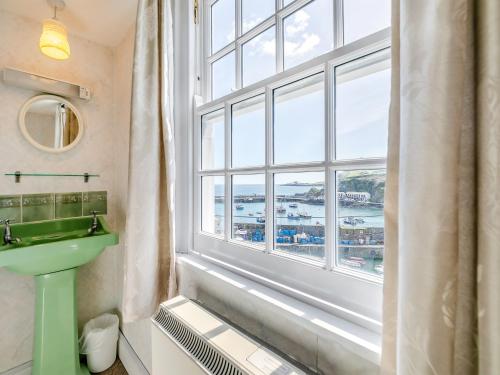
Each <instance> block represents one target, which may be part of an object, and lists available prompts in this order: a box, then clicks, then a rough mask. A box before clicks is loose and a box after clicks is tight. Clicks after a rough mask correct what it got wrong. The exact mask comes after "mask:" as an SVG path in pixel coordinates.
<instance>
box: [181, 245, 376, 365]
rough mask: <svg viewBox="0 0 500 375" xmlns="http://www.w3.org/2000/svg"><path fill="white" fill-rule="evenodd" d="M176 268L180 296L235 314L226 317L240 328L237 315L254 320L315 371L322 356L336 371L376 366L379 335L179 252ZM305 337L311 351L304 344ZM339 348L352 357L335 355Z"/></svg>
mask: <svg viewBox="0 0 500 375" xmlns="http://www.w3.org/2000/svg"><path fill="white" fill-rule="evenodd" d="M177 264H178V266H179V267H178V268H179V275H180V277H179V278H180V288H181V293H182V294H184V295H186V296H187V297H189V298H197V299H200V300H201V302H203V303H206V304H207V306H209V305H210V304H212V305H213V304H215V305H217V306H216V307H215V308H214V306H209V307H210V308H212V309H214V310H216V311H217V312H219V313H221V315H225V313H227V314H228V315H231V313H229V311H230V310H234V311H235V313H233V316H226V317H227V318H228V319H229V320H231V321H233V322H234V323H236V324H240V322H239V321H238V320H242V321H243V322H244V323H248V319H246V318H245V317H244V316H240V315H238V314H242V315H246V316H249V317H250V319H254V320H257V321H258V324H259V325H260V326H259V327H255V329H257V330H260V331H262V332H267V333H270V332H273V334H276V335H275V336H283V337H285V340H282V339H278V338H277V337H274V336H268V337H267V338H266V340H265V341H268V342H269V341H273V340H276V341H275V342H269V343H270V344H271V345H273V346H275V347H277V349H279V350H281V351H283V352H285V353H287V354H289V355H291V356H292V357H296V358H297V360H299V361H300V362H302V363H304V364H306V365H309V366H310V367H311V366H312V367H315V368H319V367H321V366H320V365H319V363H320V362H321V361H322V360H321V358H322V356H323V357H329V358H323V362H324V363H325V362H331V363H334V365H332V366H334V367H335V369H339V368H340V367H339V366H341V368H345V369H348V368H349V366H360V362H365V363H366V366H368V367H367V368H375V367H378V365H379V362H380V352H381V348H380V342H381V337H380V334H379V333H375V332H373V331H371V330H369V329H367V328H365V327H362V326H359V325H357V324H354V323H352V322H349V321H347V320H345V319H342V318H339V317H337V316H335V315H332V314H329V313H327V312H325V311H323V310H321V309H319V308H317V307H315V306H312V305H308V304H306V303H304V302H301V301H299V300H297V299H294V298H292V297H290V296H287V295H285V294H283V293H280V292H278V291H276V290H273V289H271V288H269V287H267V286H265V285H262V284H260V283H257V282H255V281H253V280H251V279H250V278H246V277H243V276H241V275H238V274H236V273H234V272H231V271H229V270H227V269H225V268H222V267H219V266H218V265H216V264H215V263H214V262H212V261H210V259H207V258H204V257H202V256H198V255H181V254H179V256H178V258H177ZM203 299H206V300H210V301H211V302H210V301H204V300H203ZM221 302H222V305H221ZM218 310H223V311H218ZM246 313H248V314H246ZM244 325H245V324H243V328H244V329H247V330H249V331H250V332H251V333H254V334H255V332H252V331H254V330H255V329H248V327H245V326H244ZM284 327H287V328H288V329H286V328H284ZM291 327H293V329H290V328H291ZM308 337H309V338H310V343H312V344H311V345H313V346H315V348H311V345H308ZM280 343H281V344H283V345H280ZM280 346H281V347H280ZM283 346H284V347H283ZM339 347H341V348H343V349H344V351H345V352H347V353H348V354H350V355H352V358H350V356H349V355H347V356H346V355H345V354H340V353H339V350H340V349H339ZM334 348H335V349H334ZM306 352H308V353H309V354H307V353H306ZM301 356H302V358H301ZM359 359H364V360H365V361H359ZM338 361H345V362H346V364H345V366H347V367H345V366H343V365H339V363H338ZM356 362H357V363H356ZM370 366H371V367H370ZM329 368H330V369H331V368H333V367H329ZM323 369H324V367H323Z"/></svg>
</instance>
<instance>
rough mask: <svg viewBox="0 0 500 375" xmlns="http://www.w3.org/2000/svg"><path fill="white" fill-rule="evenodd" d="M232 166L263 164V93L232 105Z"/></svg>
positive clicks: (264, 128)
mask: <svg viewBox="0 0 500 375" xmlns="http://www.w3.org/2000/svg"><path fill="white" fill-rule="evenodd" d="M232 111H233V114H232V126H233V129H232V138H233V142H232V154H233V156H232V166H233V167H234V168H238V167H249V166H259V165H264V164H265V156H266V146H265V140H266V113H265V98H264V95H259V96H256V97H254V98H250V99H247V100H245V101H242V102H240V103H237V104H234V105H233V107H232Z"/></svg>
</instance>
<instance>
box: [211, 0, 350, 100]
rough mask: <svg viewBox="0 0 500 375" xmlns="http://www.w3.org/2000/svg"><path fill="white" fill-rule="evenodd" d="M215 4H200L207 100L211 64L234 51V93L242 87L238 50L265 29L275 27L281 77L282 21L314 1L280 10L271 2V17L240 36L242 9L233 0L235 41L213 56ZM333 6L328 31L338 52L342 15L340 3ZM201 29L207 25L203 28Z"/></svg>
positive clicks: (297, 2) (338, 0)
mask: <svg viewBox="0 0 500 375" xmlns="http://www.w3.org/2000/svg"><path fill="white" fill-rule="evenodd" d="M217 1H219V0H204V4H203V5H204V7H203V10H204V11H203V12H202V26H201V29H202V30H203V33H202V50H203V53H202V56H203V57H202V61H203V64H202V65H203V68H202V69H203V70H202V73H201V82H202V96H203V97H204V98H207V100H209V99H210V98H211V97H212V64H213V63H214V62H216V61H218V60H220V59H221V58H223V57H224V56H226V55H227V54H228V53H231V52H233V51H235V60H236V64H235V69H236V70H235V83H236V87H235V88H234V91H238V90H240V89H241V88H242V87H243V70H242V69H243V66H242V46H243V44H245V43H246V42H248V41H250V40H251V39H253V38H254V37H256V36H257V35H259V34H260V33H262V32H264V31H266V30H267V29H269V28H271V27H273V26H276V27H275V33H276V73H281V72H283V70H284V56H283V51H284V47H283V44H284V38H283V35H284V34H283V20H284V19H285V18H286V17H288V16H289V15H291V14H292V13H294V12H295V11H297V10H298V9H300V8H303V7H304V6H306V5H308V4H309V3H311V2H313V1H314V0H295V1H294V2H292V3H290V4H288V5H287V6H286V7H283V3H284V2H283V0H274V1H275V13H274V14H273V15H272V16H270V17H268V18H267V19H266V20H264V21H262V22H261V23H259V24H258V25H256V26H255V27H253V28H252V29H250V30H248V31H247V32H245V33H244V34H243V33H242V27H241V9H242V0H236V7H235V12H236V14H235V21H236V24H235V30H236V39H235V40H234V41H232V42H230V43H228V44H227V45H226V46H224V47H223V48H221V49H220V50H218V51H215V53H213V54H212V51H211V48H212V46H211V38H212V35H211V32H212V29H211V27H210V25H211V22H212V20H211V16H212V14H211V7H212V5H213V4H215V3H216V2H217ZM332 1H333V3H334V6H333V7H332V9H333V15H332V17H333V18H332V19H333V20H335V22H333V24H332V27H334V28H335V30H333V35H334V49H336V48H338V47H339V46H341V45H342V44H343V29H344V28H343V24H342V20H343V17H341V16H337V15H341V14H342V2H343V1H342V0H332ZM205 25H208V26H207V27H205Z"/></svg>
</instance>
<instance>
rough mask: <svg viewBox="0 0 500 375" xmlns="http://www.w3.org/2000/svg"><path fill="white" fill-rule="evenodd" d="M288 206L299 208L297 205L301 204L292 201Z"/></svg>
mask: <svg viewBox="0 0 500 375" xmlns="http://www.w3.org/2000/svg"><path fill="white" fill-rule="evenodd" d="M288 207H290V208H297V207H299V205H298V204H297V203H290V204H289V205H288Z"/></svg>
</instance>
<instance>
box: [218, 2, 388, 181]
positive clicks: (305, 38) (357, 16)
mask: <svg viewBox="0 0 500 375" xmlns="http://www.w3.org/2000/svg"><path fill="white" fill-rule="evenodd" d="M285 3H287V1H285ZM332 3H333V1H332V0H315V1H313V2H312V3H310V4H308V5H307V6H305V7H303V8H301V9H299V10H297V11H296V12H295V13H293V14H291V15H290V16H288V17H287V18H285V21H284V34H285V67H289V66H293V65H296V64H298V63H301V62H304V61H306V60H308V59H310V58H311V57H314V56H316V55H319V54H321V53H324V52H326V51H328V50H330V49H332V47H333V42H332V40H333V36H332V33H331V30H332V29H333V28H332V27H331V26H332V22H331V21H328V18H327V17H325V14H332V10H331V6H332ZM269 4H274V0H243V28H244V29H245V30H247V29H250V28H251V27H253V26H254V25H256V24H257V23H259V22H261V21H262V20H265V19H266V18H267V17H269V15H271V14H272V12H273V6H272V5H269ZM231 15H232V17H231ZM212 17H213V20H214V27H213V37H214V42H213V46H214V51H215V50H218V49H220V48H221V47H223V46H225V45H226V44H227V43H229V42H231V41H232V40H234V0H219V1H217V2H216V3H215V5H214V8H213V9H212ZM231 20H232V21H231ZM389 22H390V1H389V0H345V1H344V33H345V35H344V37H345V40H346V42H350V41H353V40H356V39H358V38H359V37H362V36H365V35H367V34H369V33H371V32H375V31H378V30H380V29H382V28H384V27H387V26H388V25H389ZM216 25H217V26H216ZM242 52H243V78H244V82H245V83H253V82H255V81H257V80H260V79H263V78H265V77H266V76H268V75H271V74H273V73H274V71H275V58H274V56H275V41H274V27H273V28H270V29H268V30H266V31H264V32H263V33H261V34H260V35H258V36H257V37H255V38H254V39H253V40H250V41H249V42H247V43H246V44H245V45H243V51H242ZM234 59H235V56H234V52H232V53H231V54H229V55H226V56H225V57H224V58H223V59H222V60H219V62H218V63H216V64H215V65H214V67H213V79H214V81H215V82H218V84H216V85H214V97H217V96H222V95H224V94H226V93H228V92H230V91H231V89H232V88H233V87H234V86H235V85H234V78H231V74H228V71H229V72H230V71H234ZM353 64H356V63H353ZM361 65H366V64H361ZM368 65H369V64H368ZM349 68H351V69H349ZM342 69H343V68H342V67H341V68H340V69H338V74H339V75H340V74H341V73H342ZM345 70H346V71H348V70H352V67H349V66H348V67H347V69H345ZM358 70H359V71H358V72H357V73H355V74H354V75H353V77H354V78H351V79H341V78H342V77H340V76H339V77H338V78H340V79H337V82H339V83H338V84H337V87H336V97H335V102H334V103H333V104H334V108H335V120H336V148H337V158H339V159H349V158H358V157H380V156H385V153H386V143H387V121H388V109H389V93H390V69H389V67H388V64H386V66H385V67H383V68H379V69H370V68H368V69H364V68H363V67H361V68H359V69H358ZM351 75H352V74H351ZM319 78H321V77H319ZM313 81H315V79H314V78H309V79H308V80H306V81H304V83H306V85H305V86H309V87H306V88H303V89H301V88H300V87H298V88H297V90H298V91H297V92H296V93H295V95H281V91H287V88H284V89H283V90H282V89H278V90H276V91H275V100H276V101H277V104H276V106H275V114H274V122H275V128H274V139H275V144H274V146H275V155H274V156H275V162H276V163H282V162H283V163H290V162H300V161H320V160H323V158H324V92H323V87H322V84H321V83H317V81H318V80H316V82H313ZM307 83H309V85H307ZM302 86H304V85H302ZM252 108H253V109H252V110H251V111H249V110H242V111H234V113H233V132H234V135H233V165H234V166H235V167H244V166H256V165H262V163H263V162H264V156H265V143H264V139H265V137H264V136H265V116H264V103H263V101H262V102H261V104H259V105H255V106H253V107H252ZM220 114H221V116H220V117H219V118H218V121H213V122H212V125H211V126H212V127H213V138H212V140H211V142H213V149H214V150H215V151H214V164H213V167H214V168H223V167H224V122H223V112H220ZM235 130H236V131H235ZM309 182H311V181H309Z"/></svg>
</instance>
